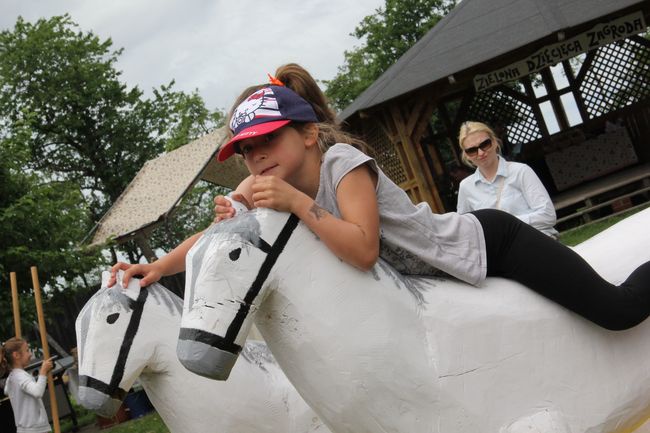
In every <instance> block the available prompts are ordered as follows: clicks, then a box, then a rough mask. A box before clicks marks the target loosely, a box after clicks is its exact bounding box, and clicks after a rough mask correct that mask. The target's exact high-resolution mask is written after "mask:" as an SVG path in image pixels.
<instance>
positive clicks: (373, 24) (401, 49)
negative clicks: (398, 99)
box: [324, 0, 456, 109]
mask: <svg viewBox="0 0 650 433" xmlns="http://www.w3.org/2000/svg"><path fill="white" fill-rule="evenodd" d="M455 4H456V1H455V0H386V3H385V6H384V8H378V9H377V10H376V11H375V14H373V15H368V16H366V17H365V18H364V19H363V20H362V21H361V23H360V24H359V25H358V26H357V27H356V28H355V29H354V32H352V33H350V34H351V35H352V36H354V37H356V38H357V39H359V40H363V43H362V45H361V46H359V47H356V48H354V49H353V50H350V51H345V63H344V65H343V66H339V68H338V73H337V74H336V76H335V77H334V78H333V79H332V80H329V81H324V83H325V85H326V87H327V90H326V92H325V93H326V94H327V96H328V97H329V98H330V100H331V101H332V104H333V105H334V106H335V107H337V108H338V109H343V108H345V107H346V106H348V105H349V104H350V103H352V102H353V101H354V100H355V99H356V98H357V97H358V96H359V95H360V94H361V93H362V92H363V91H364V90H366V88H368V86H370V85H371V84H372V83H373V82H374V81H375V80H376V79H377V78H379V76H380V75H381V74H383V73H384V72H385V71H386V70H387V69H388V68H389V67H390V66H391V65H393V64H394V63H395V62H396V61H397V60H398V59H399V58H400V57H401V56H402V55H403V54H404V53H405V52H406V51H407V50H408V49H409V48H411V47H412V46H413V44H415V43H416V42H417V41H418V40H419V39H420V38H422V36H424V35H425V34H426V33H427V32H428V31H429V30H430V29H431V28H432V27H433V26H434V25H436V24H437V23H438V21H440V19H441V18H442V17H444V16H445V15H446V14H447V13H449V11H450V10H451V9H452V8H453V7H454V6H455Z"/></svg>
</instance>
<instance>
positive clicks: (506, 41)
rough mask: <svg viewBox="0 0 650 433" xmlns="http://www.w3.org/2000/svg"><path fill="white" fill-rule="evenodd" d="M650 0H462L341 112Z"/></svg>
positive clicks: (346, 114) (347, 113) (347, 114)
mask: <svg viewBox="0 0 650 433" xmlns="http://www.w3.org/2000/svg"><path fill="white" fill-rule="evenodd" d="M644 3H645V4H647V3H648V1H647V0H463V1H461V2H460V3H459V4H458V5H457V6H456V7H455V8H454V9H453V10H452V11H451V12H450V13H449V14H448V15H447V16H446V17H444V18H443V19H442V20H440V22H439V23H438V24H437V25H436V26H435V27H434V28H432V29H431V30H430V31H429V32H428V33H427V34H426V35H425V36H424V37H423V38H422V39H420V40H419V41H418V42H417V43H416V44H415V45H414V46H413V47H411V49H410V50H408V51H407V52H406V53H405V54H404V55H403V56H402V57H401V58H400V59H399V60H398V61H397V62H396V63H395V64H394V65H393V66H391V67H390V68H389V69H388V70H387V71H386V72H385V73H384V74H383V75H382V76H381V77H379V78H378V79H377V81H375V82H374V83H373V84H372V85H371V86H370V87H368V89H366V91H364V92H363V93H362V94H361V95H360V96H359V97H358V98H357V99H356V100H355V101H354V102H352V104H350V105H349V106H348V107H347V108H345V110H343V111H342V112H341V114H340V115H339V118H340V119H346V118H348V117H350V116H352V115H353V114H354V113H356V112H357V111H360V110H364V109H367V108H370V107H373V106H376V105H378V104H381V103H383V102H386V101H388V100H390V99H393V98H396V97H398V96H400V95H403V94H405V93H408V92H411V91H413V90H415V89H418V88H421V87H424V86H426V85H428V84H431V83H434V82H436V81H438V80H441V79H447V77H449V76H450V75H452V74H456V73H459V72H461V71H463V70H466V69H468V68H471V67H474V66H477V65H480V64H481V63H484V62H486V61H488V60H491V59H494V58H496V57H498V56H501V55H504V54H506V53H509V52H511V51H513V50H516V49H518V48H521V47H524V46H526V45H528V44H530V43H533V42H535V41H538V40H540V39H543V38H546V37H548V36H550V35H553V34H554V33H556V32H558V31H560V30H566V29H569V28H572V27H575V26H578V25H581V24H585V23H588V22H590V21H593V20H596V19H598V18H600V17H603V16H607V15H609V14H612V13H615V12H617V11H620V10H624V9H626V8H629V7H631V6H634V5H637V4H638V5H642V4H644Z"/></svg>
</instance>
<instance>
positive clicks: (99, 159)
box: [0, 15, 222, 220]
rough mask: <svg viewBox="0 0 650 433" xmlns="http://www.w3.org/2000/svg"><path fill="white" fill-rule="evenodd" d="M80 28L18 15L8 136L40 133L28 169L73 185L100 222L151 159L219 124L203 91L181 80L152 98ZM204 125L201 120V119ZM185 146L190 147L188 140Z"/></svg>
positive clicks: (7, 38)
mask: <svg viewBox="0 0 650 433" xmlns="http://www.w3.org/2000/svg"><path fill="white" fill-rule="evenodd" d="M111 46H112V41H111V40H110V39H107V40H105V41H101V40H100V39H99V38H98V37H97V36H96V35H94V34H93V33H92V32H87V33H84V32H82V31H81V30H79V29H78V26H77V24H75V23H74V22H72V20H71V19H70V17H69V16H68V15H64V16H59V17H53V18H50V19H48V20H45V19H41V20H39V21H38V22H36V23H35V24H31V23H28V22H25V21H24V20H23V19H21V18H19V19H18V21H17V22H16V25H15V28H14V29H13V30H12V31H3V32H2V33H0V84H1V86H0V113H1V114H2V116H3V117H4V118H5V126H6V128H7V129H8V131H7V132H8V133H9V134H12V133H14V128H15V127H16V125H24V126H26V127H28V128H29V129H30V131H31V136H30V137H29V140H28V141H26V142H25V144H26V145H27V146H28V148H29V151H30V153H31V159H30V161H29V163H28V167H29V168H31V169H33V170H41V171H44V172H48V173H56V176H58V177H61V178H64V179H67V180H71V181H74V182H76V183H78V184H79V186H80V188H81V189H82V190H83V191H84V192H85V193H86V196H87V197H88V198H89V201H90V205H91V206H90V209H91V212H92V213H93V218H94V219H95V220H98V219H99V217H101V215H103V214H104V213H105V211H106V210H107V209H108V207H109V206H110V204H112V203H113V202H114V200H115V199H116V198H117V197H118V196H119V194H120V193H121V192H122V191H123V190H124V188H125V187H126V185H127V184H128V182H130V181H131V179H133V177H134V176H135V174H136V173H137V171H138V170H139V169H140V167H142V165H143V164H144V163H145V162H146V161H147V160H149V159H151V158H153V157H155V156H157V155H159V154H160V153H161V152H163V151H164V150H165V146H166V145H168V148H174V147H177V146H178V145H180V144H181V143H182V142H183V141H185V142H187V141H186V140H188V139H191V138H194V137H193V136H195V135H196V134H199V133H200V132H205V131H206V130H207V129H209V128H211V127H214V126H215V125H216V123H217V122H218V121H219V119H220V116H222V115H221V114H220V113H219V112H216V113H210V112H209V111H208V110H206V109H205V106H204V104H203V100H202V99H201V98H200V96H198V95H197V94H196V93H194V94H192V95H186V94H184V93H182V92H177V91H174V90H173V85H174V82H173V81H171V82H170V83H169V84H167V85H162V86H160V88H159V89H154V91H153V97H152V98H145V97H144V96H143V92H142V91H141V90H140V89H139V88H138V87H137V86H136V87H133V88H131V89H128V88H127V86H126V85H125V84H123V83H122V82H121V81H120V74H121V73H120V72H119V71H118V70H117V69H116V68H115V63H116V62H117V60H118V57H119V55H120V54H121V52H122V50H121V49H120V50H116V51H111ZM195 120H196V122H195ZM183 144H184V143H183Z"/></svg>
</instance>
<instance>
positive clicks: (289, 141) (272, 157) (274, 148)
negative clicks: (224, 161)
mask: <svg viewBox="0 0 650 433" xmlns="http://www.w3.org/2000/svg"><path fill="white" fill-rule="evenodd" d="M309 147H310V140H308V139H307V137H306V134H305V133H303V132H301V131H298V130H297V129H295V128H292V127H291V126H289V125H288V126H285V127H282V128H280V129H278V130H276V131H273V132H271V133H269V134H266V135H264V136H261V137H255V138H249V139H246V140H242V141H241V142H240V143H239V150H240V153H241V154H242V156H243V157H244V162H245V163H246V167H247V168H248V171H250V173H251V174H253V175H262V176H277V177H279V178H281V179H283V180H285V181H287V182H288V183H290V184H292V185H294V186H295V185H296V184H297V183H298V181H299V179H298V178H297V177H298V176H300V174H301V168H302V167H303V162H304V159H305V154H306V151H307V149H308V148H309Z"/></svg>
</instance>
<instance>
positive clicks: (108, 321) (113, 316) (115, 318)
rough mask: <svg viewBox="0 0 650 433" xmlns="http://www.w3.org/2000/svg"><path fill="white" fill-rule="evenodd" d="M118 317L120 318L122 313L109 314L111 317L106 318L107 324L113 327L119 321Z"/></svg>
mask: <svg viewBox="0 0 650 433" xmlns="http://www.w3.org/2000/svg"><path fill="white" fill-rule="evenodd" d="M118 317H120V313H113V314H109V315H108V316H107V317H106V322H107V323H108V324H109V325H112V324H113V323H115V321H116V320H117V318H118Z"/></svg>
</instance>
